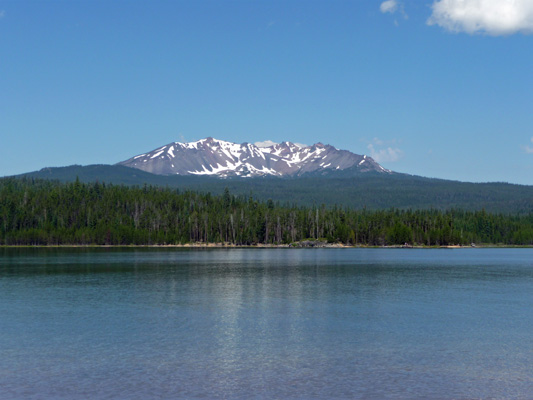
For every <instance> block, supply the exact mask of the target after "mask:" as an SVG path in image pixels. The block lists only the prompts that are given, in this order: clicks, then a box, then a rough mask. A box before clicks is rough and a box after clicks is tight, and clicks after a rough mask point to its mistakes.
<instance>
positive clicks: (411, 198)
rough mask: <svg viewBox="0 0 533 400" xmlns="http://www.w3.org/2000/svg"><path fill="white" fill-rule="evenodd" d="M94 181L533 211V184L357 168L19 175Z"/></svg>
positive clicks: (83, 169)
mask: <svg viewBox="0 0 533 400" xmlns="http://www.w3.org/2000/svg"><path fill="white" fill-rule="evenodd" d="M22 176H24V177H27V178H34V179H49V180H58V181H61V182H75V181H76V179H78V178H79V180H80V181H81V182H85V183H91V182H96V181H100V182H101V181H102V179H104V180H105V182H106V183H112V184H114V185H128V186H143V185H145V184H147V185H152V186H160V187H169V188H173V189H180V190H182V191H183V190H192V191H199V192H204V193H206V192H210V193H212V194H223V193H224V190H225V188H228V189H229V191H230V192H231V193H232V194H233V195H246V196H249V195H250V193H252V194H253V197H254V199H257V200H263V201H267V200H268V199H272V200H274V201H279V202H281V203H282V204H285V203H287V202H290V203H291V204H292V203H296V204H298V205H301V206H309V207H312V206H313V205H315V204H325V205H326V206H328V207H330V206H334V205H335V204H342V205H343V206H345V207H350V208H352V209H361V208H366V209H367V210H383V209H388V208H399V209H402V210H408V209H413V210H415V209H416V210H418V209H430V208H434V209H437V210H442V211H446V210H450V209H452V208H455V209H461V210H465V211H481V210H482V209H485V211H487V212H490V213H506V214H513V215H515V214H522V215H527V214H529V213H531V212H533V186H526V185H513V184H508V183H502V182H493V183H469V182H457V181H450V180H443V179H431V178H424V177H420V176H412V175H406V174H399V173H392V174H380V173H372V172H366V173H359V174H355V175H350V174H349V171H334V172H330V173H329V174H326V175H325V176H322V175H313V174H306V175H304V176H301V177H298V178H278V177H270V178H269V177H264V178H246V179H243V178H233V179H232V178H228V179H220V178H214V177H208V176H191V175H189V176H179V175H173V176H166V175H154V174H150V173H148V172H145V171H141V170H138V169H135V168H128V167H124V166H122V165H87V166H80V165H73V166H70V167H60V168H43V169H42V170H41V171H36V172H32V173H28V174H24V175H21V176H19V177H22Z"/></svg>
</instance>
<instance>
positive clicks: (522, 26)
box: [427, 0, 533, 36]
mask: <svg viewBox="0 0 533 400" xmlns="http://www.w3.org/2000/svg"><path fill="white" fill-rule="evenodd" d="M431 8H432V10H433V12H432V14H431V17H430V18H429V19H428V21H427V23H428V25H439V26H441V27H443V28H444V29H446V30H448V31H451V32H466V33H469V34H475V33H482V34H487V35H492V36H500V35H510V34H514V33H518V32H521V33H524V34H530V33H533V1H531V0H436V1H434V3H433V5H432V6H431Z"/></svg>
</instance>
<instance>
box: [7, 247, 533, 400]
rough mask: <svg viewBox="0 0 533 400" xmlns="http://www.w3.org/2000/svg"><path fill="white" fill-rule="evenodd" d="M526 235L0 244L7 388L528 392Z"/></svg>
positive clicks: (532, 389)
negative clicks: (350, 244) (430, 242)
mask: <svg viewBox="0 0 533 400" xmlns="http://www.w3.org/2000/svg"><path fill="white" fill-rule="evenodd" d="M532 306H533V249H53V248H50V249H0V398H1V399H3V400H6V399H104V398H105V399H108V398H128V399H154V398H162V399H178V398H184V399H250V398H254V399H473V398H483V399H486V398H495V399H500V398H513V399H531V398H533V310H532Z"/></svg>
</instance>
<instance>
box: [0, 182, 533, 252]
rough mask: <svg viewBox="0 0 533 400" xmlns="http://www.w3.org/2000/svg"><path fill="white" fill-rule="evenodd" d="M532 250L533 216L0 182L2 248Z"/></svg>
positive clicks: (155, 189) (146, 188)
mask: <svg viewBox="0 0 533 400" xmlns="http://www.w3.org/2000/svg"><path fill="white" fill-rule="evenodd" d="M309 239H320V240H323V241H327V242H330V243H343V244H346V245H366V246H385V245H405V244H408V245H422V246H445V245H470V244H471V243H476V244H502V245H533V213H531V212H530V213H528V214H523V213H521V214H516V215H513V214H509V213H508V214H503V213H488V212H486V211H485V210H480V211H465V210H460V209H449V210H437V209H416V210H412V209H395V208H391V209H386V210H374V209H366V208H364V207H363V208H360V209H353V208H347V207H343V206H339V205H337V206H335V205H333V206H326V205H323V204H315V205H311V206H301V205H297V204H289V203H284V204H280V203H279V202H274V201H272V200H267V201H259V200H257V199H255V198H254V197H253V196H252V195H238V196H235V195H233V194H231V193H230V191H229V190H228V189H226V190H224V192H223V193H222V194H221V195H213V194H210V193H206V192H197V191H191V190H180V189H171V188H164V187H158V186H148V185H145V186H142V187H138V186H133V187H131V186H123V185H112V184H105V183H98V182H94V183H82V182H80V181H79V180H76V181H75V182H71V183H60V182H57V181H48V180H39V179H32V178H27V179H16V178H4V179H0V245H166V244H186V243H225V244H233V245H243V246H244V245H256V244H272V245H276V244H279V245H281V244H291V243H295V242H298V241H302V240H309Z"/></svg>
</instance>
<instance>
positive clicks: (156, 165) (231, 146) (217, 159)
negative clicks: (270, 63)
mask: <svg viewBox="0 0 533 400" xmlns="http://www.w3.org/2000/svg"><path fill="white" fill-rule="evenodd" d="M258 144H259V143H258ZM258 144H252V143H248V142H244V143H241V144H237V143H233V142H228V141H224V140H219V139H215V138H213V137H208V138H205V139H201V140H198V141H196V142H187V143H181V142H172V143H169V144H167V145H164V146H161V147H158V148H156V149H154V150H152V151H149V152H147V153H142V154H139V155H137V156H134V157H131V158H129V159H127V160H124V161H121V162H119V163H117V165H123V166H127V167H130V168H136V169H140V170H143V171H146V172H150V173H153V174H156V175H181V176H184V175H205V176H217V177H220V178H227V177H241V178H251V177H258V176H277V177H296V176H303V175H305V174H322V173H325V172H326V173H329V172H332V171H346V170H350V171H352V172H353V173H365V172H370V171H372V172H379V173H392V171H390V170H387V169H385V168H383V167H382V166H381V165H379V164H378V163H377V162H376V161H375V160H374V159H372V157H369V156H366V155H359V154H355V153H352V152H350V151H348V150H339V149H337V148H336V147H334V146H331V145H329V144H326V145H324V144H322V143H321V142H319V143H315V144H313V145H311V146H305V145H300V144H296V143H292V142H289V141H284V142H281V143H274V142H271V141H266V142H262V143H261V145H258Z"/></svg>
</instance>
